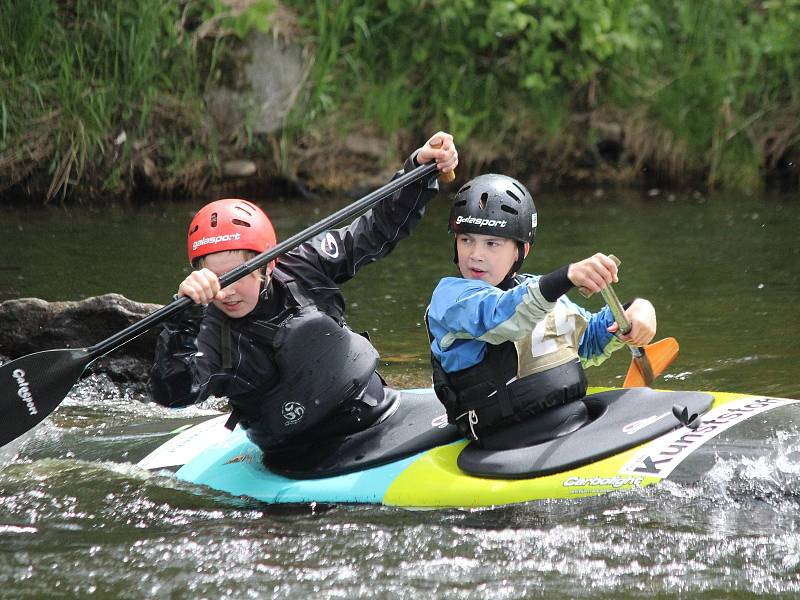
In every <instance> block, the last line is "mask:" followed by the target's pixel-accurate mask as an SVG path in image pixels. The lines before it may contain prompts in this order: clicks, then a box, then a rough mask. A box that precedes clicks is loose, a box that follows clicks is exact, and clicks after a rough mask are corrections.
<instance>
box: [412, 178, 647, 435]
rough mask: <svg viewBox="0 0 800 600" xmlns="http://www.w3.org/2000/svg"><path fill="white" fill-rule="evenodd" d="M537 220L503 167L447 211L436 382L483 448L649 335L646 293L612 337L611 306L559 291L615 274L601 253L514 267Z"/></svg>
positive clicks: (454, 417) (437, 296) (432, 319)
mask: <svg viewBox="0 0 800 600" xmlns="http://www.w3.org/2000/svg"><path fill="white" fill-rule="evenodd" d="M536 226H537V213H536V207H535V205H534V203H533V198H531V195H530V193H529V192H528V190H527V189H526V188H525V186H523V185H522V184H521V183H520V182H518V181H517V180H515V179H512V178H511V177H507V176H505V175H493V174H489V175H481V176H479V177H476V178H475V179H473V180H472V181H470V182H468V183H467V184H466V185H464V186H463V187H462V188H461V189H460V190H459V191H458V192H457V193H456V196H455V197H454V199H453V204H452V206H451V210H450V219H449V230H450V232H451V233H453V234H454V235H455V241H454V249H455V256H454V262H455V263H456V264H457V265H458V270H459V272H460V274H461V277H446V278H444V279H442V280H441V281H440V282H439V284H438V285H437V287H436V289H435V290H434V292H433V297H432V298H431V304H430V306H429V307H428V312H427V315H426V318H427V324H428V332H429V335H430V338H431V360H432V364H433V379H434V387H435V389H436V393H437V396H438V397H439V399H440V400H441V401H442V403H443V404H444V405H445V408H446V409H447V414H448V418H449V420H450V422H452V423H456V424H457V425H458V426H459V427H460V429H461V430H462V432H463V433H464V434H465V435H466V436H467V437H469V438H471V439H473V440H477V441H478V442H479V443H481V444H482V445H484V447H489V446H491V447H502V432H503V429H504V428H507V427H508V426H511V425H513V424H515V423H520V422H522V421H528V420H530V419H532V418H534V419H535V418H536V417H537V415H539V416H541V415H542V414H543V413H545V412H546V411H552V410H554V409H558V407H561V406H564V405H568V404H569V403H571V402H572V401H573V400H578V399H579V398H582V397H583V396H584V395H585V393H586V388H587V382H586V376H585V374H584V371H583V368H584V367H585V366H590V365H596V364H600V363H601V362H603V361H604V360H605V359H606V358H608V356H609V355H610V354H611V353H612V352H613V351H615V350H617V349H618V348H621V347H622V346H623V343H629V344H634V345H636V346H642V345H645V344H647V343H648V342H650V340H651V339H652V338H653V336H654V335H655V329H656V315H655V310H654V309H653V306H652V304H650V302H648V301H647V300H644V299H641V298H637V299H636V300H634V301H633V302H631V303H630V304H629V305H627V306H626V311H625V313H626V316H627V317H628V319H629V321H630V323H631V325H632V327H631V330H630V331H629V333H628V334H626V335H620V336H616V335H615V333H616V332H617V329H618V327H617V324H616V323H615V322H614V318H613V316H612V315H611V311H610V310H609V309H608V307H605V308H603V309H602V310H600V311H598V312H596V313H590V312H589V311H587V310H585V309H584V308H582V307H580V306H578V305H577V304H575V303H574V302H572V301H571V300H569V299H568V298H567V297H566V296H565V294H566V293H567V292H568V291H569V290H570V289H572V288H573V287H579V288H581V289H582V290H584V291H585V292H589V293H594V292H599V291H600V290H601V289H602V288H603V287H605V286H606V285H608V284H609V283H612V282H616V281H617V266H616V263H614V261H613V260H612V259H611V258H609V257H608V256H606V255H604V254H600V253H598V254H595V255H594V256H590V257H589V258H586V259H584V260H581V261H578V262H575V263H571V264H568V265H566V266H564V267H562V268H560V269H558V270H556V271H554V272H552V273H548V274H547V275H542V276H533V275H517V271H518V270H519V268H520V266H521V265H522V261H523V260H524V259H525V257H526V256H527V254H528V252H529V251H530V248H531V245H532V244H533V240H534V237H535V233H536ZM579 404H580V403H579ZM566 418H567V419H569V418H571V417H566Z"/></svg>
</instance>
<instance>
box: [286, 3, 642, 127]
mask: <svg viewBox="0 0 800 600" xmlns="http://www.w3.org/2000/svg"><path fill="white" fill-rule="evenodd" d="M291 4H293V5H294V6H295V8H296V9H297V10H298V12H299V14H300V18H301V20H302V22H303V24H304V25H305V26H306V28H307V29H308V30H309V31H311V32H313V39H314V41H315V42H316V45H317V55H316V56H317V61H316V63H315V72H314V83H315V86H314V87H315V88H316V89H324V90H325V91H324V93H323V92H318V94H317V95H316V96H315V97H314V100H315V101H316V103H315V105H314V106H313V107H312V112H315V111H317V110H324V109H326V108H330V107H332V106H339V105H340V104H341V103H344V102H347V98H346V96H351V95H353V94H355V95H357V96H359V97H361V98H365V99H368V98H370V97H371V96H374V95H377V96H385V97H392V96H394V97H395V98H396V99H397V101H398V102H399V103H400V105H401V108H402V110H401V112H402V113H405V112H407V111H408V110H409V108H411V109H413V115H414V119H413V121H412V122H413V123H414V124H415V125H416V126H418V127H419V126H420V125H426V124H427V123H429V122H437V123H440V124H441V125H442V126H447V127H448V128H450V129H451V130H452V131H453V132H454V133H455V134H456V135H458V136H459V137H462V138H464V137H467V136H472V135H478V136H491V135H492V133H493V132H495V131H497V129H498V124H499V122H500V121H504V120H507V119H508V118H509V114H508V112H507V107H509V106H517V105H525V106H526V107H528V109H529V111H530V112H529V114H527V115H525V120H527V121H531V120H536V121H541V122H542V123H543V124H545V125H549V126H550V129H551V132H552V133H555V131H556V130H557V129H558V126H559V124H560V122H561V120H562V118H563V116H564V111H565V109H566V107H567V106H568V104H569V100H570V98H569V96H570V94H571V93H572V91H573V90H574V89H575V88H576V87H580V86H582V85H584V84H586V83H587V82H589V81H590V80H591V79H592V78H593V77H595V76H597V75H598V74H599V72H600V70H601V68H602V64H603V61H605V60H606V59H607V58H608V57H609V56H611V55H613V54H614V53H616V52H620V51H622V50H624V49H627V48H629V47H630V46H631V45H632V44H633V38H632V36H631V35H630V34H629V33H627V27H626V24H625V15H626V13H627V11H628V10H629V9H628V8H627V7H628V4H629V3H627V2H618V1H616V0H582V1H580V2H577V1H576V2H564V1H563V0H533V1H520V0H507V1H494V2H477V1H475V0H415V1H409V0H403V1H393V0H367V1H363V2H348V1H346V0H345V1H341V2H327V1H325V0H317V1H316V2H315V3H314V5H313V8H312V7H311V6H309V5H308V4H307V3H305V2H300V1H299V0H294V1H293V2H291ZM344 57H346V58H344ZM333 82H335V83H333ZM391 90H393V91H391ZM398 91H399V92H401V94H403V95H404V96H406V97H405V98H403V97H401V96H398V94H397V92H398ZM403 91H404V93H403ZM360 106H363V105H360ZM364 108H365V109H366V111H365V113H364V115H365V116H366V117H367V118H368V119H371V120H374V121H377V122H378V123H380V124H381V125H382V126H384V128H387V127H392V126H393V124H394V123H396V122H398V121H401V122H402V121H403V120H405V116H403V117H402V119H398V118H396V117H394V116H391V115H388V114H386V113H387V112H389V111H393V110H394V107H393V106H392V104H391V103H386V102H370V101H369V100H367V102H366V107H364ZM515 117H522V115H515ZM445 119H446V121H447V122H446V123H443V122H442V121H443V120H445ZM406 122H408V121H406Z"/></svg>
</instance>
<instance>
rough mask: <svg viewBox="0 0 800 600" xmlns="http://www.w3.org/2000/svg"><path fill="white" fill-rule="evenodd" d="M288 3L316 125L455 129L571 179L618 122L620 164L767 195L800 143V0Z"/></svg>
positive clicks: (471, 140)
mask: <svg viewBox="0 0 800 600" xmlns="http://www.w3.org/2000/svg"><path fill="white" fill-rule="evenodd" d="M284 3H288V4H291V5H292V6H293V7H294V8H295V10H296V11H297V12H298V14H299V16H300V20H301V22H302V23H303V24H304V25H305V27H306V29H307V31H308V32H309V35H310V40H311V42H312V43H313V45H314V46H315V47H316V62H315V65H314V69H313V71H312V81H313V85H312V87H311V93H310V95H309V103H308V106H307V110H306V111H305V112H304V113H303V118H304V119H305V120H306V121H308V120H309V119H312V118H314V117H316V116H319V115H321V114H325V113H326V112H331V111H333V112H335V113H336V114H337V119H336V122H337V124H339V126H342V124H344V126H352V125H353V124H354V123H357V122H367V123H369V124H370V125H373V126H377V127H378V128H379V129H380V130H381V131H383V132H384V133H387V134H392V133H396V132H397V131H398V130H408V129H412V130H413V131H414V132H415V135H418V134H419V132H420V131H421V130H427V129H428V128H430V126H434V127H435V126H445V127H447V128H448V129H450V130H451V131H453V132H454V133H455V134H456V135H457V136H458V137H459V139H461V140H463V144H464V146H465V149H467V150H468V152H465V153H464V157H465V158H466V159H467V160H469V159H470V158H472V159H473V160H474V161H475V162H476V163H478V166H480V164H481V163H485V162H490V161H492V160H494V159H497V158H498V157H504V158H505V159H506V162H508V163H510V164H512V165H513V164H514V163H515V162H517V163H524V162H525V161H526V160H527V164H526V165H525V166H526V168H528V169H531V168H533V169H535V168H537V167H539V168H543V169H545V170H550V171H551V173H550V174H551V175H553V174H555V175H557V174H558V173H559V172H560V171H567V170H569V169H571V168H574V167H575V165H576V158H578V157H580V156H581V155H582V154H584V155H585V154H586V153H587V152H588V153H591V152H592V151H593V150H594V149H593V148H592V144H593V143H594V142H595V141H596V140H597V134H596V132H595V125H596V124H599V125H601V126H602V125H608V123H604V121H609V120H611V121H614V123H611V125H613V126H615V127H616V126H617V125H619V126H620V127H621V130H622V138H623V139H622V143H623V144H624V150H625V152H624V153H623V154H622V158H621V163H620V164H619V165H616V166H617V167H618V168H620V169H627V173H629V174H632V175H631V176H634V177H635V176H636V173H639V172H641V171H642V168H643V167H645V166H647V167H649V170H650V171H655V172H657V173H660V174H661V175H663V176H664V177H665V178H666V179H668V180H671V181H677V182H680V181H683V180H696V179H698V178H699V179H701V180H702V179H704V180H705V181H706V182H707V183H708V184H709V185H711V186H731V187H753V186H757V185H759V183H760V181H761V180H762V177H763V174H764V171H765V170H768V169H770V168H774V167H775V165H776V164H777V163H778V162H779V161H780V160H781V157H785V156H786V153H787V152H790V151H791V150H792V149H795V151H796V149H797V145H798V129H797V128H798V124H799V123H800V119H799V118H797V117H798V102H797V97H798V85H799V84H798V60H799V59H800V54H799V53H800V44H798V43H797V40H798V39H800V20H799V19H800V10H798V8H800V0H767V1H761V2H755V1H753V0H719V1H715V2H685V1H684V0H581V1H580V2H577V1H576V2H564V1H562V0H527V1H521V0H494V1H490V2H475V1H474V0H409V1H404V2H399V1H396V0H363V1H355V0H337V1H335V2H334V1H330V0H315V1H314V2H302V1H300V0H285V2H284ZM342 114H347V115H349V116H350V119H349V120H347V119H342V118H341V117H342ZM787 127H788V129H787ZM520 168H522V166H520Z"/></svg>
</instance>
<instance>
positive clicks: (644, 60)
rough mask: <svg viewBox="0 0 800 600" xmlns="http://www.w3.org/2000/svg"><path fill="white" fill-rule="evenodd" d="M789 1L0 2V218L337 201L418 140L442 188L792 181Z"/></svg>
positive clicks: (795, 128)
mask: <svg viewBox="0 0 800 600" xmlns="http://www.w3.org/2000/svg"><path fill="white" fill-rule="evenodd" d="M792 6H794V4H793V0H774V1H772V2H769V3H753V2H752V1H751V0H730V1H729V2H726V3H725V4H724V5H718V4H717V3H685V2H681V1H680V0H671V1H668V2H656V1H655V0H648V1H646V2H638V3H619V2H612V1H611V0H591V1H588V2H583V3H580V4H578V5H575V6H566V5H551V3H546V2H530V3H526V4H525V5H524V6H517V5H514V6H507V5H505V4H503V5H500V4H498V3H487V4H486V5H481V6H474V5H473V3H471V2H466V1H464V2H461V1H457V2H447V3H444V2H432V3H429V4H428V3H422V4H420V3H416V2H408V3H386V2H385V1H379V0H370V1H369V2H359V3H354V2H341V3H336V4H335V5H330V6H328V5H327V4H326V3H314V4H309V3H306V2H300V1H298V0H283V1H282V2H280V3H278V2H274V1H267V0H242V1H239V2H229V1H223V0H170V1H167V2H161V1H157V0H144V1H143V2H139V3H136V4H130V3H125V2H123V1H122V0H113V1H110V2H98V1H96V0H70V1H56V0H25V1H23V0H12V1H11V2H10V4H9V7H8V10H4V11H3V13H2V14H0V56H2V57H3V60H2V62H0V78H1V79H2V85H0V202H11V201H19V202H31V203H37V204H38V203H42V202H45V203H46V202H66V203H70V202H84V203H87V202H91V201H101V202H104V201H108V200H116V199H131V198H134V199H135V198H138V197H143V196H146V197H152V196H154V195H157V196H159V197H169V196H177V197H187V196H189V197H192V196H203V197H206V196H214V195H220V194H242V195H244V194H246V193H248V192H251V191H252V190H258V191H259V192H263V191H264V190H277V191H281V190H288V191H289V192H290V193H295V192H296V193H300V194H303V195H313V194H315V193H324V192H348V193H357V192H358V191H359V190H361V189H368V188H370V187H373V186H374V183H375V182H378V181H384V180H385V178H386V176H387V174H389V173H390V172H391V171H393V170H394V169H395V168H396V166H397V165H399V164H400V162H401V161H402V159H403V158H404V157H405V156H406V155H407V154H408V153H409V152H410V151H411V150H413V149H414V148H415V147H417V146H418V145H420V144H421V143H422V141H423V140H424V139H425V137H426V136H427V135H428V134H429V133H432V132H433V131H435V130H437V129H446V130H448V131H451V132H452V133H454V135H455V136H456V139H457V140H458V143H459V149H460V154H461V158H462V164H461V167H460V169H459V178H460V180H461V181H464V180H466V179H467V178H469V177H470V176H472V175H474V174H476V173H479V172H485V171H489V170H494V171H502V172H506V173H509V174H512V175H515V176H517V177H519V178H520V179H522V180H523V181H525V182H526V183H528V184H529V185H530V186H531V188H532V189H534V190H547V189H553V188H564V187H587V186H592V187H631V186H640V187H645V188H651V187H658V188H661V189H663V188H683V189H686V188H691V189H709V188H727V189H736V190H755V189H759V188H765V187H780V188H782V189H797V188H798V187H800V167H798V165H799V164H800V78H799V77H798V72H797V71H798V66H797V65H800V47H798V46H797V44H796V43H795V40H796V39H797V38H798V36H800V16H798V14H797V12H798V11H796V10H791V8H792Z"/></svg>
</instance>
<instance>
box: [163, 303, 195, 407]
mask: <svg viewBox="0 0 800 600" xmlns="http://www.w3.org/2000/svg"><path fill="white" fill-rule="evenodd" d="M203 314H204V309H203V307H199V306H198V307H191V308H189V309H187V310H185V311H183V312H182V313H180V314H178V315H176V317H175V318H174V319H172V320H170V321H168V322H167V323H165V324H164V325H163V326H162V328H161V333H160V334H159V336H158V339H157V341H156V349H155V357H154V359H153V365H152V367H151V368H150V381H149V386H150V394H151V397H152V399H153V400H154V401H155V402H156V403H158V404H161V405H162V406H167V407H170V408H178V407H183V406H189V405H191V404H195V403H196V402H201V401H202V400H205V398H206V397H207V396H208V394H207V393H204V392H205V390H202V389H200V388H199V386H197V385H195V384H194V382H195V381H197V379H198V373H197V370H198V365H197V360H196V354H197V343H196V340H197V335H198V333H199V330H200V324H201V322H202V319H203Z"/></svg>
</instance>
